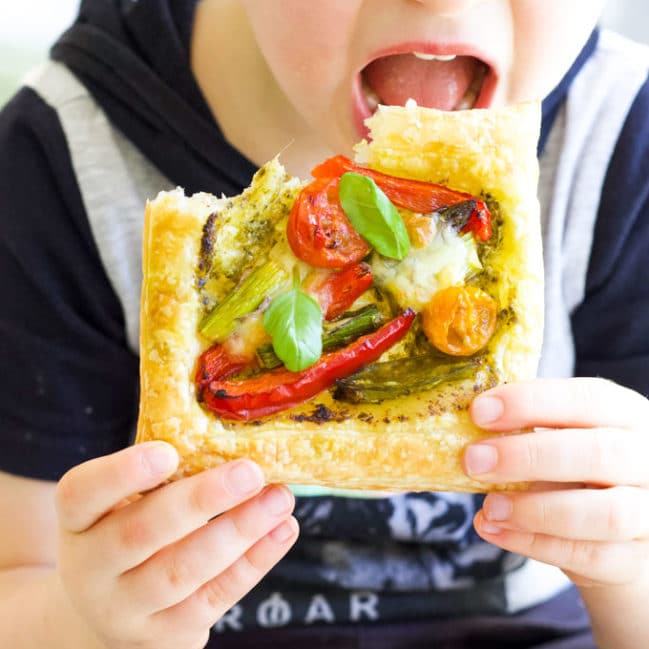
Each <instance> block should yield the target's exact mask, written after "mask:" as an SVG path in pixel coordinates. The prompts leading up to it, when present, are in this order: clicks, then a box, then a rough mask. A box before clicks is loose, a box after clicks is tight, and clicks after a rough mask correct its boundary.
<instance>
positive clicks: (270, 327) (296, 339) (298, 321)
mask: <svg viewBox="0 0 649 649" xmlns="http://www.w3.org/2000/svg"><path fill="white" fill-rule="evenodd" d="M264 328H265V329H266V331H267V332H268V333H269V334H270V336H271V337H272V339H273V349H274V350H275V354H277V356H278V358H279V359H280V360H281V361H282V362H283V363H284V365H285V366H286V367H287V368H288V369H289V370H291V371H292V372H300V371H301V370H304V369H306V368H307V367H310V366H311V365H313V364H314V363H315V362H316V361H317V360H318V359H319V358H320V356H321V355H322V310H321V309H320V305H319V304H318V303H317V302H316V301H315V300H314V299H313V298H312V297H311V296H309V295H307V294H306V293H304V292H303V291H302V290H301V288H300V282H299V277H296V280H295V281H294V284H293V288H292V289H291V290H290V291H288V293H283V294H282V295H279V296H277V297H276V298H275V299H274V300H273V301H272V302H271V304H270V306H269V307H268V309H267V310H266V312H265V313H264Z"/></svg>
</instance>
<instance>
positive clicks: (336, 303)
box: [303, 262, 372, 320]
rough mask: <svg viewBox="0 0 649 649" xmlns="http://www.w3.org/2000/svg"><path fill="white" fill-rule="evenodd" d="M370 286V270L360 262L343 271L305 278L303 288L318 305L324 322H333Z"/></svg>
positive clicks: (369, 267)
mask: <svg viewBox="0 0 649 649" xmlns="http://www.w3.org/2000/svg"><path fill="white" fill-rule="evenodd" d="M370 286H372V268H371V266H370V265H369V264H366V263H364V262H361V263H360V264H353V265H352V266H348V267H347V268H343V270H339V271H334V272H328V273H327V274H326V275H321V274H317V275H314V276H312V277H310V278H307V280H306V282H305V284H304V286H303V288H304V290H305V291H306V292H307V293H309V295H312V296H313V297H314V298H315V299H316V300H317V301H318V304H320V308H321V309H322V312H323V313H324V317H325V320H333V319H334V318H337V317H338V316H339V315H342V314H343V313H345V311H348V310H349V308H350V307H351V306H352V304H354V302H355V301H356V300H357V299H358V298H359V297H360V296H361V295H362V294H363V293H365V291H366V290H367V289H368V288H370Z"/></svg>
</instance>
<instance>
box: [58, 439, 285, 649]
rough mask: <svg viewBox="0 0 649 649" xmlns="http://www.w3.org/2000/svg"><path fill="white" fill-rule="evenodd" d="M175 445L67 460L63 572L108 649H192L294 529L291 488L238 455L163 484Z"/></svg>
mask: <svg viewBox="0 0 649 649" xmlns="http://www.w3.org/2000/svg"><path fill="white" fill-rule="evenodd" d="M177 463H178V457H177V454H176V451H175V450H174V449H173V447H171V446H169V445H167V444H164V443H148V444H141V445H137V446H134V447H131V448H128V449H126V450H124V451H120V452H119V453H115V454H114V455H110V456H107V457H102V458H98V459H95V460H91V461H89V462H86V463H85V464H82V465H80V466H78V467H76V468H74V469H72V470H71V471H69V472H68V473H67V474H66V475H65V476H64V477H63V478H62V480H61V482H60V483H59V485H58V489H57V510H58V516H59V527H60V539H59V573H60V576H61V580H62V582H63V585H64V589H65V591H66V593H67V596H68V597H69V598H70V600H72V603H73V604H74V606H75V608H76V609H77V611H78V612H79V614H80V615H81V617H82V618H83V619H84V621H85V622H86V624H87V625H88V626H89V627H90V629H91V630H92V631H93V632H94V634H95V635H96V636H97V638H98V639H99V640H100V641H101V642H102V643H103V644H105V645H106V646H107V647H111V649H130V648H135V647H137V648H138V649H147V648H151V649H154V648H155V649H162V648H169V649H171V648H173V649H177V648H178V647H182V648H183V649H199V647H203V646H204V645H205V643H206V642H207V639H208V634H209V629H210V627H211V626H212V625H213V624H214V623H215V622H216V621H217V620H218V619H219V618H220V617H221V616H222V615H223V614H224V613H225V612H226V611H227V610H228V609H229V608H230V607H231V606H233V605H234V604H235V603H236V602H237V601H238V600H239V599H240V598H241V597H243V596H244V595H245V594H246V593H247V592H248V591H249V590H250V589H251V588H252V587H253V586H254V585H255V584H256V583H257V582H258V581H259V580H260V579H261V578H262V576H263V575H264V574H265V573H266V572H268V570H270V569H271V568H272V567H273V566H274V565H275V564H276V563H277V562H278V561H279V560H280V559H281V558H282V557H283V556H284V555H285V554H286V552H287V551H288V549H289V548H290V547H291V545H293V543H294V541H295V539H296V538H297V532H298V529H297V522H296V521H295V519H294V518H292V517H291V515H290V514H291V512H292V510H293V507H294V499H293V496H292V494H291V492H290V491H289V490H288V489H286V488H285V487H282V486H270V487H267V488H265V489H263V483H264V480H263V475H262V472H261V470H260V469H259V467H258V466H257V465H256V464H253V463H252V462H249V461H247V460H241V461H237V462H232V463H230V464H225V465H223V466H221V467H219V468H216V469H212V470H211V471H206V472H204V473H201V474H198V475H195V476H193V477H191V478H186V479H184V480H181V481H178V482H174V483H170V484H167V485H165V486H163V487H161V488H159V489H157V490H155V491H149V492H148V493H145V495H143V496H137V495H135V494H139V493H143V492H147V491H148V490H150V489H153V488H154V487H157V486H158V485H160V484H161V483H162V482H163V481H164V480H165V479H166V478H167V477H168V476H169V475H170V474H171V473H172V472H173V471H174V470H175V468H176V466H177Z"/></svg>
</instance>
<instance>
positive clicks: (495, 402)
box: [471, 396, 505, 426]
mask: <svg viewBox="0 0 649 649" xmlns="http://www.w3.org/2000/svg"><path fill="white" fill-rule="evenodd" d="M504 412H505V404H504V403H503V400H502V399H499V398H498V397H487V396H484V397H476V399H475V400H474V401H473V404H472V405H471V417H472V418H473V421H474V422H475V423H476V424H477V425H478V426H484V425H485V424H493V422H494V421H498V420H499V419H500V418H501V417H502V416H503V413H504Z"/></svg>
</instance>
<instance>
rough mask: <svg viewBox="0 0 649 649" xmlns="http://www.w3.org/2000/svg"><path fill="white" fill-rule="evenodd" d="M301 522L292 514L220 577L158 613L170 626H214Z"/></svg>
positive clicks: (282, 549) (268, 565)
mask: <svg viewBox="0 0 649 649" xmlns="http://www.w3.org/2000/svg"><path fill="white" fill-rule="evenodd" d="M297 535H298V523H297V521H296V520H295V518H293V517H292V516H291V517H290V518H289V519H287V520H286V521H284V522H283V523H281V524H280V525H279V526H277V527H276V528H275V529H274V530H272V531H271V532H270V533H269V534H267V535H266V536H264V537H263V538H262V539H260V540H259V541H258V542H257V543H255V545H253V546H252V547H251V548H250V549H249V550H248V552H246V553H245V554H244V555H243V556H242V557H240V558H239V559H238V560H237V561H235V563H233V564H232V565H231V566H230V567H229V568H228V569H227V570H225V571H224V572H223V573H221V574H220V575H219V576H218V577H215V578H214V579H212V580H210V581H209V582H207V583H206V584H205V585H204V586H202V587H201V588H200V589H199V590H197V591H196V592H195V593H193V594H192V595H191V596H190V597H188V598H187V599H186V600H184V601H183V602H180V603H179V604H177V605H176V606H174V607H172V608H169V609H166V610H164V611H161V612H160V613H157V614H156V615H155V616H153V617H154V619H156V618H157V619H158V620H160V621H161V623H163V624H164V625H165V627H167V628H170V629H177V628H184V627H189V628H205V627H211V626H212V625H213V624H215V623H216V622H217V621H218V620H219V619H220V618H221V617H223V615H224V614H225V613H226V612H227V611H228V610H229V609H230V608H232V606H234V604H236V603H237V602H238V601H239V600H240V599H241V598H242V597H244V596H245V595H247V594H248V592H250V591H251V590H252V589H253V588H254V587H255V586H256V585H257V584H258V583H259V582H260V581H261V580H262V578H263V577H264V575H266V574H267V573H268V571H269V570H270V569H271V568H273V566H275V564H276V563H277V562H278V561H279V560H280V559H282V557H284V555H285V554H286V553H287V552H288V551H289V549H290V548H291V546H292V545H293V544H294V543H295V541H296V539H297Z"/></svg>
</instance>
